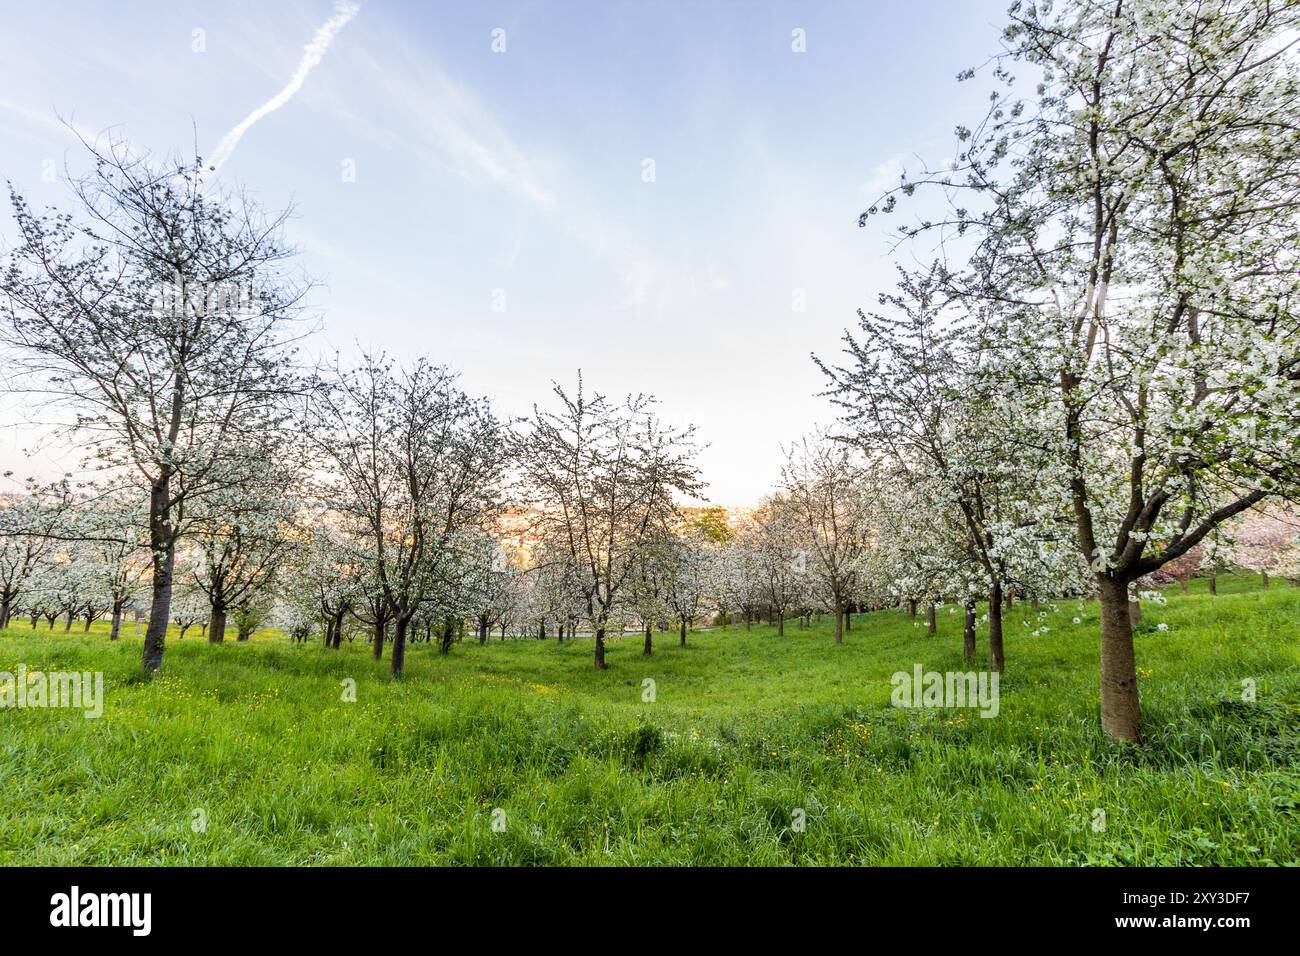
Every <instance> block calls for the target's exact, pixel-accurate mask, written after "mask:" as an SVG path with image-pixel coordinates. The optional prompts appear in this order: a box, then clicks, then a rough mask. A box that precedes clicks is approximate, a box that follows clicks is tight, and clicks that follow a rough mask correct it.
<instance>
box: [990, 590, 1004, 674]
mask: <svg viewBox="0 0 1300 956" xmlns="http://www.w3.org/2000/svg"><path fill="white" fill-rule="evenodd" d="M1002 665H1003V657H1002V585H1001V584H994V585H993V587H992V588H990V589H989V668H990V669H992V670H995V671H998V672H1001V670H1002Z"/></svg>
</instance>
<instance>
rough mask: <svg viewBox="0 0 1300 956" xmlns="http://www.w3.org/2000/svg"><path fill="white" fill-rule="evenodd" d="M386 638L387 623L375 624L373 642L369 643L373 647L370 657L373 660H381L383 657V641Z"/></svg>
mask: <svg viewBox="0 0 1300 956" xmlns="http://www.w3.org/2000/svg"><path fill="white" fill-rule="evenodd" d="M387 636H388V622H387V621H380V622H377V623H376V624H375V636H374V640H372V641H371V642H370V643H371V644H372V645H373V646H372V649H371V651H372V652H371V656H372V657H373V658H374V659H375V660H377V661H378V660H383V657H384V639H385V638H386V637H387Z"/></svg>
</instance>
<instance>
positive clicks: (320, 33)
mask: <svg viewBox="0 0 1300 956" xmlns="http://www.w3.org/2000/svg"><path fill="white" fill-rule="evenodd" d="M360 9H361V7H360V6H359V5H357V4H355V3H351V2H348V0H337V2H336V3H335V4H334V16H332V17H330V18H329V19H328V20H326V21H325V23H323V24H322V25H321V27H320V29H319V30H317V31H316V35H315V36H313V37H312V38H311V42H310V43H308V44H307V45H306V46H305V47H303V50H302V61H301V62H300V63H299V64H298V69H296V70H294V71H293V76H291V77H290V78H289V82H288V83H286V84H285V85H284V89H282V90H281V91H280V92H279V93H276V94H275V96H273V97H271V98H270V99H269V100H267V101H266V102H265V103H263V104H262V105H261V106H259V107H258V108H257V109H255V110H253V112H251V113H249V114H248V115H247V116H246V117H244V120H243V122H241V123H240V124H239V125H238V126H236V127H235V128H234V129H232V130H231V131H230V132H229V133H227V134H226V135H225V138H223V139H222V140H221V142H220V143H219V144H218V145H217V148H216V149H215V150H214V151H213V153H212V156H211V157H210V159H209V160H208V165H209V166H211V167H212V168H213V169H214V170H215V169H220V168H221V164H222V163H224V162H225V161H226V160H228V159H229V158H230V154H231V153H233V152H234V151H235V147H236V146H238V145H239V141H240V139H242V138H243V136H244V134H245V133H247V132H248V130H249V127H251V126H252V125H253V124H254V123H256V122H257V121H258V120H260V119H261V118H262V117H263V116H265V115H266V114H268V113H273V112H275V111H276V110H278V109H279V108H280V107H281V106H283V105H284V104H285V103H287V102H289V100H290V99H292V98H293V94H295V93H297V92H298V90H300V89H302V84H303V82H304V81H305V80H306V79H307V74H308V73H310V72H311V71H312V69H314V68H315V66H316V64H317V63H319V62H320V61H321V60H322V59H323V58H324V56H325V51H326V50H328V49H329V45H330V42H331V41H332V40H333V39H334V37H335V36H337V35H338V32H339V31H340V30H342V29H343V28H344V27H345V26H346V25H347V22H348V21H349V20H351V19H352V18H353V17H354V16H355V15H356V12H357V11H358V10H360Z"/></svg>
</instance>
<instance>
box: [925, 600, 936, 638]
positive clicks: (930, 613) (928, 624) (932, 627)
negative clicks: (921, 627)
mask: <svg viewBox="0 0 1300 956" xmlns="http://www.w3.org/2000/svg"><path fill="white" fill-rule="evenodd" d="M938 630H939V622H938V621H937V620H936V619H935V611H934V602H933V601H931V602H929V603H928V604H927V605H926V612H925V632H926V633H927V634H929V635H930V636H931V637H934V635H935V634H937V633H938Z"/></svg>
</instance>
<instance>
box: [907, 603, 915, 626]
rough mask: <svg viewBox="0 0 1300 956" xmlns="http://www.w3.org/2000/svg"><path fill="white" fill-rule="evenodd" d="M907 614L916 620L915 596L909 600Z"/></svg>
mask: <svg viewBox="0 0 1300 956" xmlns="http://www.w3.org/2000/svg"><path fill="white" fill-rule="evenodd" d="M907 616H908V617H910V618H911V619H912V620H914V621H915V620H916V599H915V598H911V599H909V600H908V602H907Z"/></svg>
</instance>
